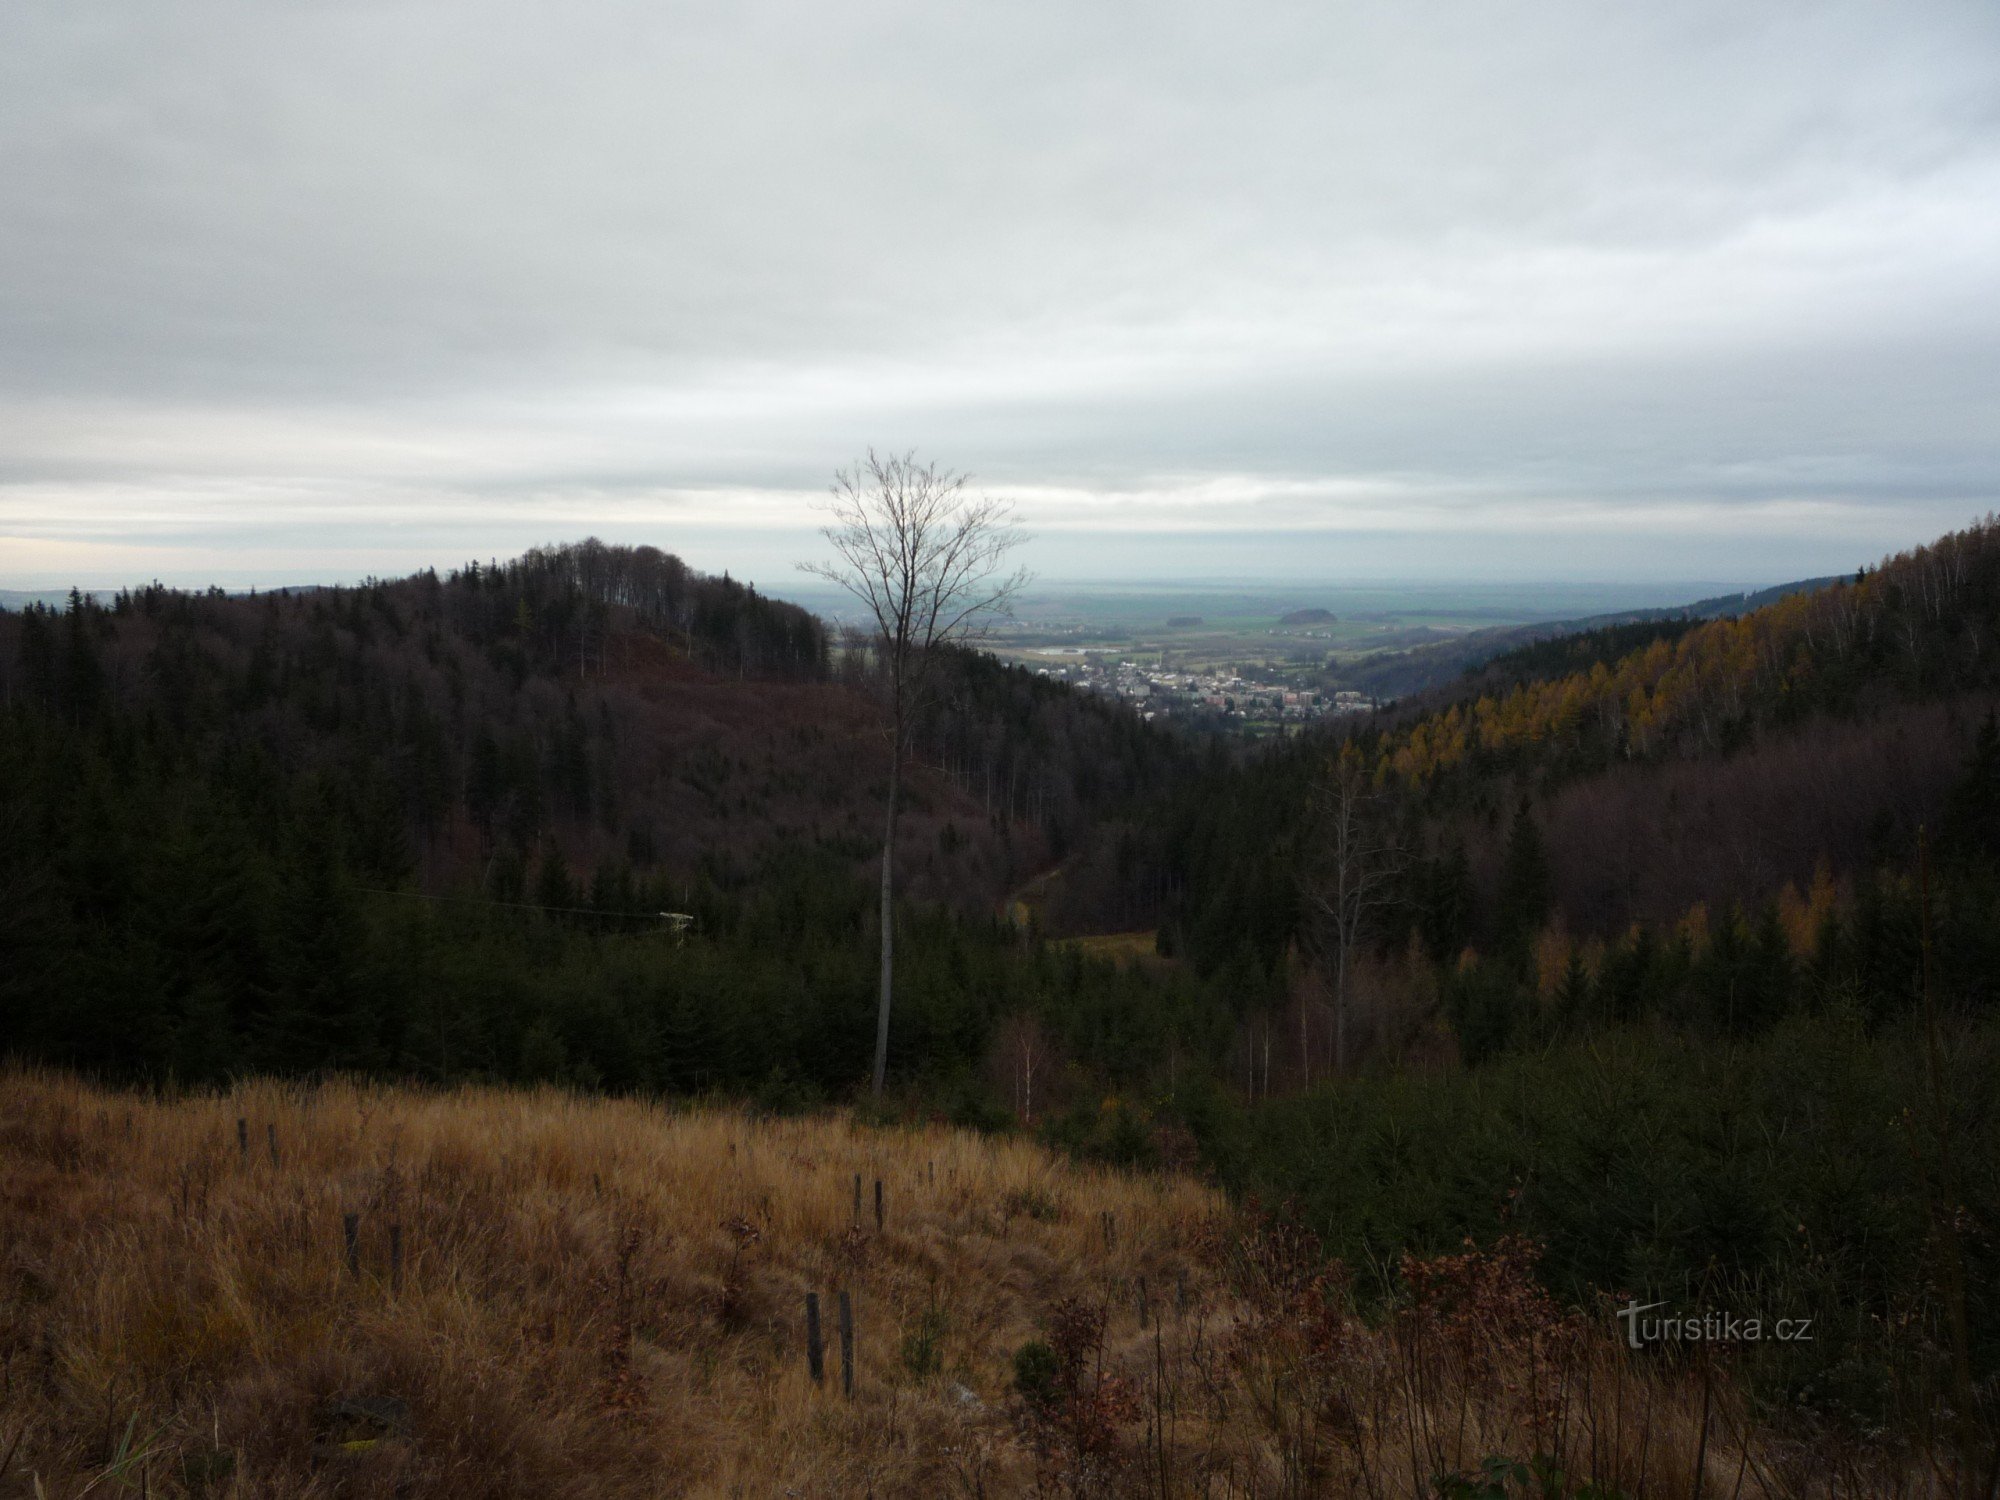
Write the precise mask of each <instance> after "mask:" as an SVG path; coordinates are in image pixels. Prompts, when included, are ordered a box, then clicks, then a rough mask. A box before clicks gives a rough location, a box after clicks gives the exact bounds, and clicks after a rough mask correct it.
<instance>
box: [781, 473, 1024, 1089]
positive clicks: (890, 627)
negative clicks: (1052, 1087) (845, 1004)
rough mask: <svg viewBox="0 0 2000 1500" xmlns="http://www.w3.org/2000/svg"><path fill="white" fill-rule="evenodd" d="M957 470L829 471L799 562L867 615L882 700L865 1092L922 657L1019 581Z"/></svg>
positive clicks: (983, 501) (959, 639)
mask: <svg viewBox="0 0 2000 1500" xmlns="http://www.w3.org/2000/svg"><path fill="white" fill-rule="evenodd" d="M969 484H970V480H969V478H968V476H966V475H964V474H959V473H955V472H953V471H952V470H949V469H940V468H939V467H938V466H937V465H936V464H935V463H918V462H917V457H916V454H915V453H914V452H909V453H903V454H890V455H889V456H888V457H886V458H880V457H877V456H876V454H875V451H874V450H873V449H870V450H869V452H868V457H867V458H866V459H864V460H863V461H861V462H860V463H857V464H855V465H854V466H853V467H852V468H849V469H842V470H840V471H838V472H837V473H836V474H835V475H834V482H833V486H832V494H833V498H832V501H831V502H830V504H829V505H828V506H827V510H828V512H829V514H830V516H831V520H830V522H829V524H828V525H826V526H825V527H823V528H821V535H823V536H824V537H825V538H826V539H827V541H828V542H829V543H830V544H831V545H832V547H833V551H834V560H833V561H832V562H823V563H821V562H812V563H801V564H800V565H799V566H800V567H801V568H802V569H804V570H805V571H806V572H808V573H811V574H814V575H815V576H817V577H820V578H824V579H825V580H826V581H827V582H829V583H832V584H836V585H838V586H839V587H840V588H842V589H845V590H846V591H847V592H848V593H850V594H852V595H853V596H854V597H855V598H856V599H858V600H860V601H861V603H862V604H863V605H864V606H865V607H866V608H867V611H868V615H869V618H870V619H871V620H872V621H873V623H874V640H875V651H876V659H877V664H878V666H879V668H880V672H881V676H882V678H883V680H884V682H885V684H886V686H887V688H888V692H889V706H890V741H891V744H890V752H889V810H888V817H887V822H886V827H885V830H884V832H883V836H882V998H881V1004H880V1007H879V1009H878V1011H877V1013H876V1019H875V1077H874V1092H875V1096H876V1097H877V1098H880V1097H881V1094H882V1082H883V1079H884V1077H885V1076H886V1074H887V1072H888V1066H889V1010H890V1001H891V997H892V995H893V993H894V988H895V931H894V925H893V921H892V912H893V902H894V896H895V890H894V883H893V879H892V867H893V863H894V857H895V849H896V815H897V813H898V811H899V810H900V804H901V799H902V782H903V758H904V756H905V754H906V752H907V751H908V748H909V736H910V730H911V726H912V725H913V723H914V721H915V718H916V709H917V707H918V705H919V703H920V702H921V699H922V694H923V690H924V687H925V677H926V671H927V668H928V666H929V665H930V663H931V661H932V660H933V659H934V653H935V652H936V651H937V649H938V648H939V647H941V646H948V645H955V644H962V643H964V642H966V641H968V640H971V639H973V638H974V637H975V636H976V635H977V634H978V631H979V628H980V626H981V624H982V622H984V621H986V620H990V619H991V618H992V617H993V616H994V615H996V614H999V613H1004V612H1005V610H1006V607H1007V605H1008V603H1009V602H1010V601H1011V600H1012V599H1013V597H1014V595H1016V594H1017V593H1019V592H1020V590H1021V588H1022V587H1023V586H1024V585H1025V584H1026V583H1027V581H1028V574H1027V573H1026V572H1025V571H1024V570H1021V569H1014V570H1011V571H1009V570H1008V569H1007V567H1006V562H1007V555H1008V554H1009V553H1010V552H1012V551H1013V549H1014V548H1015V547H1017V546H1019V545H1020V544H1021V543H1022V542H1023V541H1025V540H1026V539H1027V538H1026V537H1025V536H1024V535H1023V533H1022V532H1021V531H1020V529H1019V528H1018V527H1017V526H1016V525H1015V524H1014V519H1013V507H1012V506H1011V505H1010V504H1009V503H1008V502H1006V501H1004V500H994V499H990V498H988V497H986V496H984V495H974V494H972V493H971V492H970V490H969V488H968V486H969Z"/></svg>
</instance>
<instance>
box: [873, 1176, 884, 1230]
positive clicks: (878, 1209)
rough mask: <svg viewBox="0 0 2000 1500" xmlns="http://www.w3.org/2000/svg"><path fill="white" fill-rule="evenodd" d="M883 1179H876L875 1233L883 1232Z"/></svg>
mask: <svg viewBox="0 0 2000 1500" xmlns="http://www.w3.org/2000/svg"><path fill="white" fill-rule="evenodd" d="M882 1220H883V1215H882V1179H881V1178H879V1177H878V1178H876V1179H875V1232H876V1233H877V1234H880V1233H881V1232H882Z"/></svg>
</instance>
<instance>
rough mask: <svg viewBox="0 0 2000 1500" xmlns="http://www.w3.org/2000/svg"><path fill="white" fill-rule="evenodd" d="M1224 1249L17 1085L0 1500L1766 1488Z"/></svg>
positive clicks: (501, 1135) (436, 1131) (1210, 1200)
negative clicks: (1502, 1484)
mask: <svg viewBox="0 0 2000 1500" xmlns="http://www.w3.org/2000/svg"><path fill="white" fill-rule="evenodd" d="M239 1119H242V1120H244V1121H246V1122H247V1131H248V1150H247V1152H246V1151H244V1150H242V1149H241V1148H240V1147H239V1140H238V1126H237V1122H238V1120H239ZM273 1140H274V1141H275V1143H276V1159H275V1161H274V1160H273V1158H272V1155H271V1142H272V1141H273ZM857 1173H858V1174H860V1175H861V1177H862V1180H863V1183H864V1194H863V1196H864V1202H863V1205H862V1213H861V1217H860V1220H859V1221H858V1222H857V1220H856V1216H855V1213H854V1178H855V1174H857ZM877 1178H880V1179H881V1181H882V1183H883V1185H884V1191H885V1194H886V1206H887V1224H886V1227H885V1228H884V1229H883V1230H881V1231H880V1232H878V1231H877V1230H876V1228H875V1221H874V1212H873V1205H872V1197H873V1183H874V1181H875V1180H876V1179H877ZM350 1213H352V1214H356V1215H358V1216H359V1218H358V1236H357V1240H356V1244H355V1253H356V1260H357V1262H358V1274H357V1272H356V1271H355V1270H354V1269H351V1268H350V1265H349V1262H348V1254H347V1245H346V1237H345V1234H344V1229H343V1218H344V1216H345V1215H347V1214H350ZM1107 1216H1108V1217H1107ZM392 1228H393V1229H395V1230H397V1231H399V1233H400V1239H401V1243H402V1245H403V1262H402V1266H401V1273H400V1277H398V1276H396V1275H395V1274H393V1270H392V1261H391V1234H392ZM1238 1228H1239V1225H1238V1223H1237V1221H1236V1220H1235V1219H1234V1218H1232V1216H1231V1214H1230V1212H1229V1210H1228V1209H1227V1207H1226V1205H1225V1204H1224V1203H1223V1202H1222V1201H1221V1200H1220V1199H1218V1198H1217V1197H1216V1196H1214V1195H1213V1194H1211V1193H1210V1192H1209V1191H1207V1190H1206V1189H1204V1188H1202V1187H1201V1186H1199V1185H1197V1184H1196V1183H1194V1182H1192V1181H1189V1180H1187V1179H1185V1178H1179V1177H1130V1176H1121V1175H1116V1174H1112V1173H1108V1172H1101V1171H1096V1170H1092V1169H1088V1168H1084V1167H1079V1166H1076V1165H1073V1164H1068V1163H1065V1162H1063V1161H1061V1160H1059V1159H1057V1158H1054V1157H1052V1156H1050V1155H1049V1154H1048V1153H1046V1152H1044V1151H1042V1150H1040V1149H1039V1148H1037V1147H1035V1146H1033V1145H1032V1144H1029V1143H1027V1142H1025V1141H1020V1140H1006V1139H1000V1140H995V1139H988V1138H981V1137H978V1136H974V1135H969V1134H966V1133H963V1132H956V1131H948V1130H942V1129H925V1130H871V1129H864V1128H860V1127H858V1126H856V1125H854V1124H852V1123H850V1122H848V1121H846V1120H845V1119H839V1118H820V1119H810V1120H775V1121H773V1120H752V1119H748V1118H745V1117H743V1116H740V1115H736V1114H731V1113H725V1112H714V1111H708V1112H675V1111H671V1110H668V1109H664V1108H660V1107H655V1106H648V1105H645V1104H641V1103H635V1102H627V1101H607V1100H584V1099H577V1098H573V1097H569V1096H566V1095H563V1094H560V1093H554V1092H540V1093H506V1092H497V1091H476V1090H463V1091H457V1092H452V1093H442V1094H440V1093H422V1092H413V1091H404V1090H395V1089H386V1088H369V1087H357V1086H352V1085H346V1084H339V1085H327V1086H321V1087H307V1086H290V1085H282V1084H276V1083H255V1084H248V1085H245V1086H242V1087H240V1088H238V1089H236V1090H234V1091H232V1092H230V1093H229V1094H227V1095H223V1096H219V1097H218V1096H209V1097H196V1098H181V1099H174V1100H154V1099H150V1098H146V1097H141V1096H133V1095H126V1094H118V1093H111V1092H106V1091H101V1090H97V1089H93V1088H91V1087H89V1086H86V1085H84V1084H80V1083H78V1082H76V1081H74V1080H70V1079H67V1078H63V1077H59V1076H54V1075H48V1074H36V1073H8V1074H0V1361H4V1376H0V1381H4V1384H0V1495H5V1494H23V1495H27V1494H36V1493H44V1494H46V1495H48V1496H50V1497H81V1496H83V1495H85V1494H97V1495H107V1494H119V1493H122V1494H141V1493H144V1494H149V1495H163V1496H177V1495H198V1494H209V1495H230V1496H295V1495H300V1496H302V1495H336V1494H342V1495H391V1494H394V1495H440V1496H453V1497H477V1496H487V1495H491V1496H503V1495H509V1496H511V1495H533V1496H637V1495H687V1496H725V1495H728V1496H735V1495H742V1496H782V1495H798V1496H829V1497H832V1496H841V1497H850V1496H861V1495H876V1496H902V1495H922V1496H927V1497H939V1500H942V1497H946V1496H953V1495H965V1496H1005V1495H1017V1494H1035V1493H1047V1494H1101V1495H1128V1494H1129V1495H1153V1496H1192V1495H1205V1496H1224V1495H1240V1496H1259V1497H1264V1496H1269V1497H1279V1496H1295V1495H1296V1496H1305V1495H1320V1494H1327V1495H1334V1494H1347V1493H1363V1494H1375V1495H1413V1494H1428V1493H1431V1490H1432V1481H1433V1477H1434V1476H1435V1475H1436V1474H1438V1473H1439V1472H1441V1471H1445V1470H1451V1469H1461V1468H1466V1467H1469V1466H1470V1465H1472V1464H1474V1463H1476V1462H1477V1461H1479V1460H1480V1459H1481V1458H1483V1457H1484V1456H1485V1455H1487V1454H1489V1453H1494V1452H1504V1453H1510V1454H1513V1455H1515V1456H1518V1457H1527V1456H1528V1455H1529V1454H1530V1453H1532V1452H1535V1451H1544V1452H1561V1453H1562V1454H1563V1455H1565V1457H1564V1462H1565V1467H1566V1469H1568V1470H1569V1471H1570V1472H1572V1473H1573V1474H1574V1475H1575V1476H1577V1481H1578V1482H1581V1481H1582V1480H1587V1479H1595V1480H1598V1481H1602V1482H1616V1483H1618V1484H1620V1485H1622V1486H1624V1487H1625V1488H1627V1489H1628V1490H1630V1491H1631V1492H1632V1493H1635V1494H1636V1493H1646V1494H1654V1493H1659V1494H1689V1493H1693V1492H1694V1473H1695V1468H1696V1465H1697V1463H1699V1464H1700V1467H1701V1468H1702V1470H1703V1471H1704V1481H1703V1482H1704V1485H1705V1487H1706V1488H1705V1492H1706V1493H1707V1494H1710V1495H1714V1496H1732V1495H1743V1496H1750V1495H1761V1494H1779V1493H1787V1492H1789V1491H1790V1489H1791V1481H1789V1480H1788V1479H1786V1477H1785V1475H1784V1474H1783V1473H1781V1472H1780V1470H1781V1468H1783V1465H1782V1464H1781V1461H1780V1460H1781V1455H1780V1454H1779V1453H1778V1452H1777V1450H1775V1449H1774V1448H1765V1449H1764V1450H1762V1452H1761V1455H1760V1454H1759V1453H1756V1452H1753V1453H1750V1454H1746V1452H1745V1449H1744V1445H1743V1444H1742V1443H1740V1442H1738V1441H1737V1440H1736V1436H1735V1435H1736V1434H1737V1433H1738V1432H1740V1431H1742V1422H1741V1417H1740V1414H1739V1412H1738V1407H1737V1404H1736V1403H1735V1402H1734V1401H1733V1400H1732V1399H1731V1398H1730V1397H1729V1395H1728V1392H1727V1389H1726V1387H1725V1386H1724V1385H1723V1384H1722V1383H1721V1382H1719V1381H1718V1382H1713V1383H1709V1384H1708V1385H1706V1387H1705V1386H1704V1383H1703V1382H1702V1381H1701V1380H1700V1379H1699V1378H1697V1377H1696V1376H1695V1375H1693V1374H1690V1373H1682V1374H1680V1375H1674V1374H1672V1373H1670V1372H1661V1371H1653V1372H1651V1373H1648V1372H1647V1371H1645V1370H1643V1369H1641V1368H1640V1367H1638V1366H1637V1365H1635V1364H1633V1363H1632V1362H1630V1361H1627V1360H1626V1359H1625V1358H1624V1357H1623V1356H1622V1355H1621V1354H1620V1353H1619V1352H1618V1351H1617V1349H1616V1346H1615V1342H1614V1341H1612V1340H1610V1339H1609V1338H1607V1337H1606V1336H1605V1334H1604V1332H1603V1331H1602V1330H1597V1331H1595V1332H1591V1331H1587V1330H1585V1329H1584V1328H1583V1327H1582V1326H1581V1325H1580V1324H1578V1323H1577V1322H1576V1321H1575V1320H1574V1319H1565V1318H1563V1317H1561V1316H1560V1315H1558V1314H1557V1313H1556V1312H1555V1310H1554V1309H1552V1308H1549V1307H1547V1306H1546V1304H1544V1303H1542V1302H1540V1301H1538V1300H1537V1298H1536V1296H1535V1294H1534V1293H1533V1292H1532V1290H1531V1288H1530V1285H1529V1283H1528V1282H1527V1281H1526V1280H1525V1279H1524V1278H1523V1277H1522V1276H1521V1275H1520V1274H1519V1272H1520V1270H1521V1267H1520V1266H1519V1265H1517V1264H1514V1263H1513V1262H1510V1261H1509V1260H1508V1259H1507V1258H1506V1257H1504V1256H1503V1257H1499V1258H1493V1257H1467V1258H1463V1259H1455V1260H1451V1261H1445V1262H1437V1263H1433V1264H1431V1265H1429V1266H1427V1267H1424V1268H1421V1270H1420V1272H1419V1275H1418V1277H1417V1284H1418V1285H1419V1286H1420V1287H1423V1288H1425V1290H1424V1291H1423V1295H1422V1296H1421V1297H1420V1298H1419V1299H1418V1301H1417V1302H1416V1303H1414V1304H1413V1306H1412V1308H1411V1309H1410V1310H1409V1311H1408V1312H1407V1313H1406V1314H1404V1315H1403V1316H1402V1317H1400V1318H1399V1319H1397V1320H1395V1321H1393V1322H1392V1323H1390V1324H1389V1325H1386V1326H1374V1327H1371V1326H1369V1325H1366V1324H1364V1323H1362V1322H1361V1321H1360V1320H1358V1319H1356V1318H1354V1317H1353V1316H1352V1314H1351V1312H1350V1311H1348V1309H1347V1303H1346V1299H1345V1297H1344V1289H1343V1287H1342V1286H1341V1284H1340V1281H1339V1278H1338V1275H1337V1274H1335V1275H1333V1276H1330V1277H1329V1276H1327V1275H1325V1274H1322V1271H1323V1268H1322V1267H1320V1266H1319V1265H1318V1263H1317V1260H1316V1257H1314V1256H1313V1255H1312V1253H1311V1247H1310V1246H1307V1245H1303V1244H1301V1243H1298V1242H1294V1241H1292V1240H1290V1239H1288V1238H1287V1237H1285V1236H1283V1235H1277V1236H1272V1235H1268V1234H1259V1235H1256V1236H1253V1237H1252V1238H1250V1239H1249V1240H1247V1241H1246V1240H1243V1239H1241V1238H1240V1237H1239V1235H1238V1233H1237V1231H1238ZM1142 1282H1143V1286H1144V1288H1145V1290H1144V1291H1143V1292H1142V1291H1141V1286H1142ZM842 1288H845V1289H847V1290H848V1291H850V1293H851V1294H852V1296H853V1299H854V1304H855V1307H856V1312H857V1318H856V1321H857V1324H858V1359H857V1366H858V1368H857V1373H856V1378H855V1386H856V1389H855V1394H854V1397H853V1399H852V1400H846V1399H843V1398H842V1396H841V1394H840V1390H839V1373H838V1369H839V1367H838V1353H837V1343H836V1341H835V1340H834V1338H833V1336H832V1335H833V1326H834V1313H833V1307H834V1303H833V1298H832V1295H831V1294H832V1293H834V1292H835V1291H837V1290H839V1289H842ZM808 1291H818V1292H820V1293H822V1294H823V1297H824V1299H825V1303H826V1323H827V1328H828V1334H829V1345H830V1346H832V1347H830V1348H829V1352H828V1367H829V1380H828V1383H827V1385H826V1386H825V1388H815V1386H814V1385H813V1384H812V1382H811V1380H810V1379H809V1377H808V1374H807V1369H806V1361H805V1357H804V1299H805V1294H806V1293H807V1292H808ZM1142 1298H1143V1300H1144V1304H1145V1321H1144V1322H1143V1323H1142V1321H1141V1300H1142ZM1037 1337H1040V1338H1044V1339H1046V1340H1047V1341H1048V1342H1049V1343H1050V1345H1051V1346H1052V1356H1053V1364H1052V1366H1051V1369H1050V1372H1049V1379H1048V1381H1047V1382H1046V1384H1045V1387H1044V1393H1043V1398H1042V1399H1041V1400H1040V1401H1038V1402H1029V1401H1024V1400H1023V1399H1022V1398H1020V1397H1019V1396H1017V1395H1016V1394H1015V1393H1014V1389H1013V1384H1014V1355H1015V1352H1016V1350H1017V1349H1019V1348H1020V1347H1021V1346H1022V1345H1023V1344H1024V1343H1026V1342H1027V1341H1029V1340H1031V1339H1035V1338H1037ZM376 1401H387V1402H390V1403H396V1404H395V1405H392V1406H388V1407H384V1408H382V1409H381V1410H380V1412H379V1413H377V1414H376V1415H375V1416H371V1415H370V1409H369V1408H368V1407H367V1406H366V1403H369V1402H376ZM343 1402H346V1403H349V1404H348V1405H347V1406H345V1407H343V1406H342V1405H341V1403H343ZM1704 1412H1706V1420H1704ZM403 1413H406V1414H407V1415H406V1416H404V1415H403ZM1704 1432H1705V1433H1706V1437H1705V1439H1704V1436H1703V1434H1704ZM371 1439H372V1440H373V1441H371Z"/></svg>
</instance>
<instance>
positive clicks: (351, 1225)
mask: <svg viewBox="0 0 2000 1500" xmlns="http://www.w3.org/2000/svg"><path fill="white" fill-rule="evenodd" d="M340 1231H341V1234H342V1235H343V1236H344V1237H345V1239H346V1240H347V1274H348V1275H349V1276H359V1275H360V1274H361V1215H360V1214H342V1215H341V1216H340Z"/></svg>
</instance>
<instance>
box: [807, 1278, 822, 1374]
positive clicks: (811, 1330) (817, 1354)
mask: <svg viewBox="0 0 2000 1500" xmlns="http://www.w3.org/2000/svg"><path fill="white" fill-rule="evenodd" d="M806 1369H807V1371H808V1372H809V1373H810V1374H811V1375H812V1382H813V1384H814V1385H825V1384H826V1345H825V1343H824V1342H822V1340H821V1339H820V1336H819V1293H818V1292H807V1293H806Z"/></svg>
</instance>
